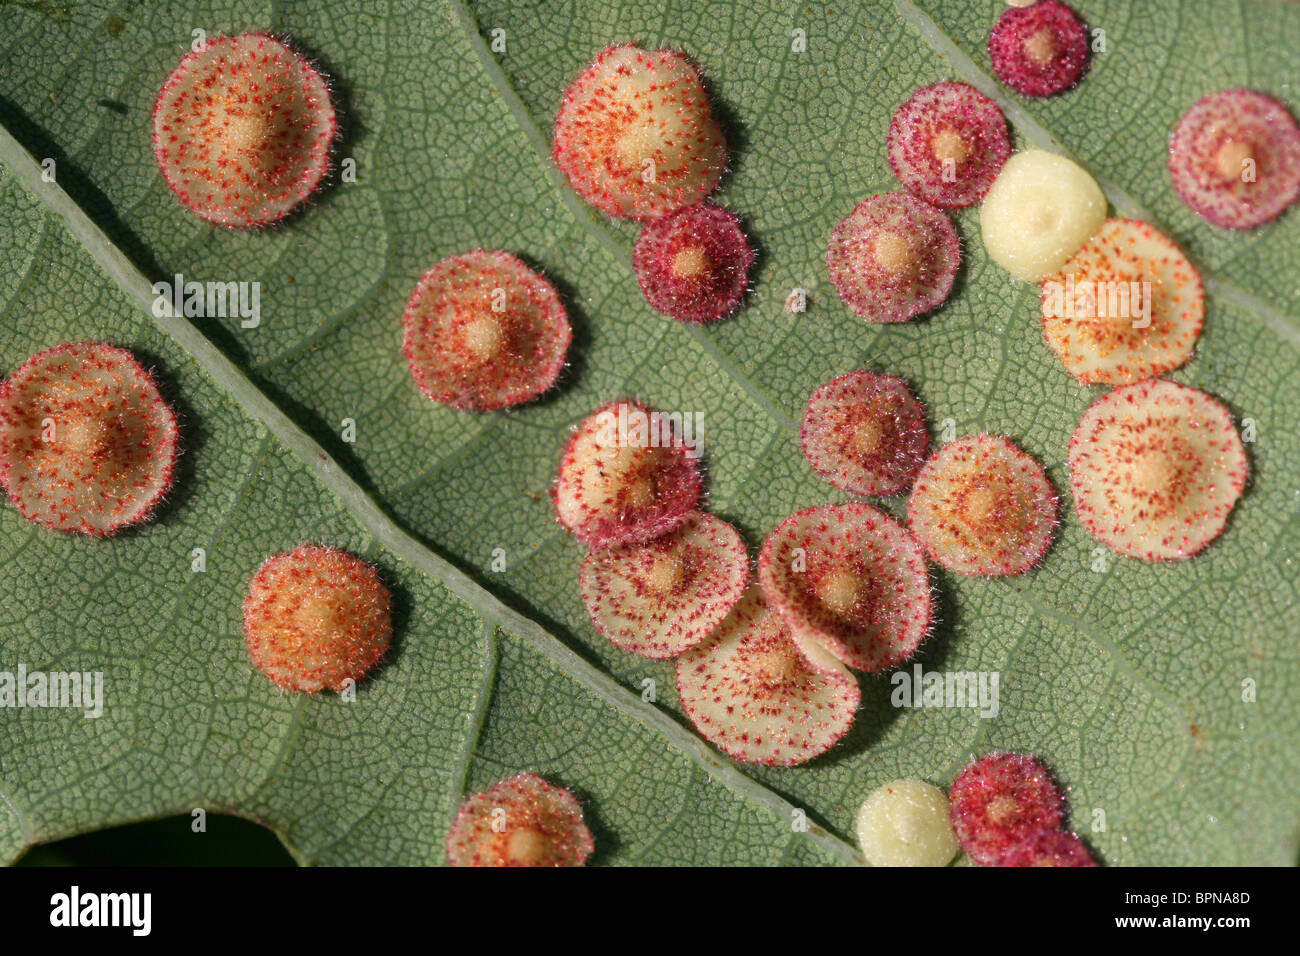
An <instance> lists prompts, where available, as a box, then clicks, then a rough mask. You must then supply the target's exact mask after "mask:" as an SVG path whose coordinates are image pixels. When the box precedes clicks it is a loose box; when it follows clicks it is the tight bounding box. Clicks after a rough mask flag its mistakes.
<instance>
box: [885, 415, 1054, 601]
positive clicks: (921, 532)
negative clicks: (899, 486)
mask: <svg viewBox="0 0 1300 956" xmlns="http://www.w3.org/2000/svg"><path fill="white" fill-rule="evenodd" d="M1057 504H1058V500H1057V495H1056V491H1055V489H1053V488H1052V483H1051V482H1050V481H1049V480H1048V478H1047V473H1046V472H1045V471H1044V470H1043V466H1042V465H1040V464H1039V463H1038V462H1037V461H1035V460H1034V459H1033V458H1032V457H1031V456H1030V455H1027V454H1026V453H1025V452H1023V451H1021V450H1020V449H1019V448H1017V447H1016V446H1015V444H1014V443H1013V442H1012V441H1011V439H1009V438H1007V437H1006V436H1004V435H989V434H980V435H968V436H966V437H965V438H959V439H957V440H956V441H954V442H951V443H949V444H947V445H945V446H944V447H943V448H941V449H939V450H938V451H937V452H935V453H934V455H932V456H931V458H930V460H929V461H927V462H926V463H925V466H924V467H923V468H922V469H921V473H920V474H919V475H918V476H917V479H916V485H915V486H914V487H913V489H912V497H911V498H910V499H909V500H908V503H907V522H908V525H909V526H910V527H911V529H912V533H913V534H915V535H916V536H917V538H918V539H920V541H921V543H922V544H923V545H924V546H925V550H926V552H927V553H928V554H929V555H930V558H931V559H932V560H933V561H935V562H936V563H938V564H941V565H943V566H944V567H945V568H948V569H949V570H950V571H956V572H957V573H958V574H966V575H974V576H980V577H999V576H1002V575H1008V574H1020V573H1021V572H1023V571H1027V570H1028V569H1029V568H1031V567H1033V566H1034V565H1035V564H1037V563H1038V561H1039V559H1040V558H1042V556H1043V555H1044V554H1045V553H1046V552H1047V549H1048V548H1049V547H1050V546H1051V543H1052V534H1053V532H1054V531H1055V529H1056V526H1057V523H1058V518H1057V511H1058V508H1057Z"/></svg>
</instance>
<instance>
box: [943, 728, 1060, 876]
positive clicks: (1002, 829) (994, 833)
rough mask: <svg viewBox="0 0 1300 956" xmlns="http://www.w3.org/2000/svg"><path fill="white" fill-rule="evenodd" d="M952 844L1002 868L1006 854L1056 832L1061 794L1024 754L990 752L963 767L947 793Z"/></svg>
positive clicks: (1043, 770) (982, 862)
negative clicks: (950, 816) (955, 836)
mask: <svg viewBox="0 0 1300 956" xmlns="http://www.w3.org/2000/svg"><path fill="white" fill-rule="evenodd" d="M948 800H949V803H950V805H951V812H952V826H953V829H954V830H955V831H956V833H957V842H958V843H959V844H960V845H961V848H962V849H963V850H965V851H966V853H967V854H969V855H970V858H971V859H972V860H974V861H975V862H976V863H978V864H980V865H981V866H1004V865H1006V862H1005V861H1006V859H1007V855H1008V854H1009V853H1012V852H1013V851H1023V848H1024V847H1026V846H1032V844H1033V841H1035V840H1036V839H1037V838H1039V837H1040V836H1042V835H1043V834H1048V833H1052V832H1056V831H1057V830H1058V829H1059V828H1060V825H1061V820H1062V817H1063V815H1064V809H1063V804H1064V801H1063V800H1062V798H1061V791H1060V789H1059V788H1058V787H1057V785H1056V783H1055V781H1053V780H1052V778H1051V775H1050V774H1048V772H1047V768H1046V767H1044V766H1043V765H1042V764H1041V763H1039V762H1038V761H1037V760H1035V759H1034V758H1033V757H1031V756H1029V755H1028V754H1018V753H1009V752H1007V751H994V752H993V753H988V754H985V755H984V756H982V757H980V758H979V759H977V760H975V761H973V762H972V763H971V764H970V765H969V766H967V767H966V769H965V770H963V771H962V772H961V773H960V774H958V775H957V779H956V780H954V781H953V782H952V787H951V788H950V789H949V791H948Z"/></svg>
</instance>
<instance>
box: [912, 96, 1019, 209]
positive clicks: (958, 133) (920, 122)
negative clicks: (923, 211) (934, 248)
mask: <svg viewBox="0 0 1300 956" xmlns="http://www.w3.org/2000/svg"><path fill="white" fill-rule="evenodd" d="M888 146H889V165H890V166H892V167H893V170H894V175H895V176H897V177H898V181H899V182H900V183H902V184H903V187H904V188H905V189H906V190H907V191H908V192H909V193H911V194H912V195H913V196H915V197H916V198H918V199H921V200H924V201H925V202H928V203H930V204H932V205H935V206H940V207H943V208H946V209H954V208H959V207H963V206H970V205H973V204H975V203H977V202H979V201H980V200H981V199H983V198H984V194H985V193H986V192H988V189H989V187H990V186H991V185H993V180H994V179H996V178H997V175H998V171H999V170H1000V169H1002V164H1003V163H1005V162H1006V161H1007V157H1008V156H1010V155H1011V140H1010V138H1009V137H1008V135H1007V122H1006V120H1005V119H1003V117H1002V111H1001V110H1000V109H998V106H997V104H996V103H994V102H993V101H992V100H991V99H989V98H988V97H987V96H985V95H984V94H983V93H981V92H979V90H977V89H975V88H974V87H973V86H970V85H968V84H966V83H935V84H933V85H931V86H923V87H921V88H920V89H919V90H917V91H916V92H915V93H913V94H912V96H911V98H909V99H908V101H907V102H906V103H904V104H903V105H902V106H900V107H899V108H898V109H897V110H896V111H895V113H894V118H893V121H892V122H891V123H890V124H889V141H888Z"/></svg>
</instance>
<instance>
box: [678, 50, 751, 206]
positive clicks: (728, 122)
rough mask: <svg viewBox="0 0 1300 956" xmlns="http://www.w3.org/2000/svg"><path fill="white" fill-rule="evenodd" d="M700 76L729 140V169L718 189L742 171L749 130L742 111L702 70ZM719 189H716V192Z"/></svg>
mask: <svg viewBox="0 0 1300 956" xmlns="http://www.w3.org/2000/svg"><path fill="white" fill-rule="evenodd" d="M691 61H692V62H695V63H696V66H698V65H699V64H698V62H696V61H695V58H694V57H691ZM700 76H701V78H702V80H703V82H704V90H705V92H706V93H708V96H709V103H710V104H712V106H713V115H714V117H715V118H716V119H717V121H718V125H719V126H721V127H722V135H723V136H724V137H726V141H727V171H726V172H725V173H723V174H722V180H721V182H720V183H719V184H718V189H725V188H726V184H727V182H728V181H729V180H731V179H732V178H733V177H734V176H735V175H736V173H737V172H739V171H740V168H741V166H742V165H743V164H744V162H745V157H746V156H748V155H749V132H748V130H746V128H745V124H744V123H742V122H741V120H740V115H741V114H740V111H739V110H738V109H736V107H735V106H733V105H732V103H731V101H730V100H729V99H727V98H726V97H725V96H722V95H720V94H719V93H718V90H717V86H716V85H715V84H714V83H713V81H712V79H710V78H709V76H707V75H706V74H705V73H704V72H703V71H702V70H701V72H700ZM717 191H718V190H714V192H715V194H716V192H717Z"/></svg>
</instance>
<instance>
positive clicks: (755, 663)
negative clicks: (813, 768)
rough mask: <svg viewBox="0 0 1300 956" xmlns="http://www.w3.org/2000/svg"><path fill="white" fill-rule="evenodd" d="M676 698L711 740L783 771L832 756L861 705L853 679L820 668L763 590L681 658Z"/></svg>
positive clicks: (735, 753)
mask: <svg viewBox="0 0 1300 956" xmlns="http://www.w3.org/2000/svg"><path fill="white" fill-rule="evenodd" d="M677 694H678V696H679V697H680V698H681V702H682V709H683V710H685V711H686V714H687V716H688V717H690V719H691V723H693V724H694V725H695V729H696V730H698V731H699V732H700V734H701V736H703V737H704V739H705V740H708V741H709V742H710V743H712V744H714V745H715V746H717V747H718V748H719V749H721V750H722V751H723V752H724V753H726V754H728V755H730V756H731V757H734V758H735V759H736V760H739V761H742V762H744V763H755V764H767V765H770V766H781V767H790V766H795V765H797V764H802V763H807V762H808V761H809V760H812V759H813V758H814V757H816V756H818V755H820V754H823V753H825V752H826V751H828V750H830V749H831V747H833V746H834V745H835V743H836V742H837V741H838V740H839V739H840V738H841V737H843V736H844V735H845V734H846V733H848V730H849V727H850V726H852V724H853V715H854V713H855V712H856V711H857V709H858V703H859V702H860V701H861V691H860V690H859V689H858V684H857V681H856V680H854V679H853V675H852V674H850V673H849V672H848V671H847V670H845V669H844V668H842V667H841V668H839V670H838V671H830V670H824V669H821V668H818V667H814V666H813V665H812V663H811V662H810V661H809V660H808V658H807V657H805V656H804V654H803V652H802V651H801V650H800V649H799V646H798V645H797V644H796V643H795V642H794V639H793V637H792V636H791V634H790V631H789V628H788V627H786V625H785V622H784V621H783V620H782V619H781V617H780V615H778V614H777V613H776V612H774V611H773V610H772V609H771V608H770V607H768V604H767V602H766V600H765V599H764V597H763V592H762V590H760V589H759V588H756V587H755V588H750V589H749V591H747V592H746V594H745V596H744V597H742V598H741V599H740V603H739V604H737V605H736V607H735V608H734V609H733V610H732V612H731V614H730V615H728V616H727V619H726V620H725V621H723V622H722V625H721V626H720V627H719V628H718V630H717V631H716V632H715V633H714V634H713V636H712V637H710V638H708V639H707V640H705V641H704V642H703V643H701V644H697V645H696V646H695V647H693V648H691V649H690V650H689V651H687V652H686V653H685V654H683V655H682V656H681V657H680V658H678V660H677Z"/></svg>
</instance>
